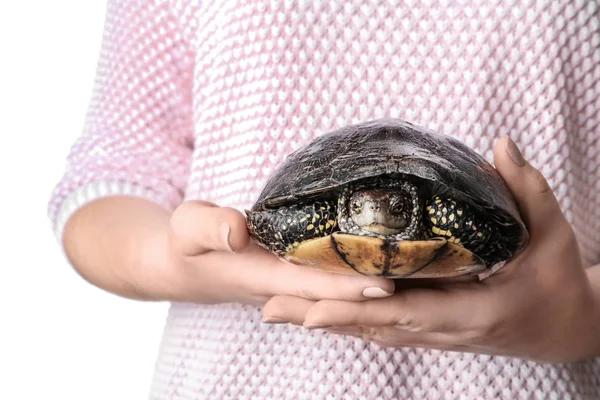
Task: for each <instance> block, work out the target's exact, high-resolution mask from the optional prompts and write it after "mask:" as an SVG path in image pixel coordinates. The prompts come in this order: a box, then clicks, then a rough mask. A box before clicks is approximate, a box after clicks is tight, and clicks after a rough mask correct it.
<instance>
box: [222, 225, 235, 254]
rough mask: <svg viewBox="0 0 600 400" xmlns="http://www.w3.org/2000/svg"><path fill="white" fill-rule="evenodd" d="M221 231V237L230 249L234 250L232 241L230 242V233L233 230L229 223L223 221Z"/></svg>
mask: <svg viewBox="0 0 600 400" xmlns="http://www.w3.org/2000/svg"><path fill="white" fill-rule="evenodd" d="M219 231H220V233H221V239H222V240H223V242H224V243H225V244H226V245H227V247H228V249H229V250H230V251H233V249H232V248H231V243H229V233H230V232H231V228H229V224H228V223H227V222H221V227H220V228H219Z"/></svg>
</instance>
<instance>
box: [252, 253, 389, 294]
mask: <svg viewBox="0 0 600 400" xmlns="http://www.w3.org/2000/svg"><path fill="white" fill-rule="evenodd" d="M265 272H266V274H265V275H264V276H263V279H262V281H263V284H264V285H265V290H266V291H267V293H273V294H274V295H292V296H296V297H302V298H305V299H310V300H322V299H334V300H348V301H361V300H365V299H372V298H383V297H389V296H391V295H392V294H393V293H394V289H395V284H394V281H393V280H391V279H385V278H378V277H373V276H364V275H358V274H357V275H344V274H337V273H332V272H326V271H322V270H319V269H316V268H310V267H305V266H298V265H295V264H291V263H288V262H282V261H279V260H278V263H277V265H276V266H274V268H271V269H270V270H268V271H265Z"/></svg>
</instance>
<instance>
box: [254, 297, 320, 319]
mask: <svg viewBox="0 0 600 400" xmlns="http://www.w3.org/2000/svg"><path fill="white" fill-rule="evenodd" d="M314 304H315V301H314V300H307V299H303V298H300V297H294V296H274V297H272V298H271V299H270V300H269V301H267V303H266V304H265V306H264V308H263V312H262V314H263V322H266V323H290V324H293V325H302V324H303V323H304V316H305V315H306V313H307V312H308V310H309V309H310V307H312V306H313V305H314Z"/></svg>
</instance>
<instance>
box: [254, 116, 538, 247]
mask: <svg viewBox="0 0 600 400" xmlns="http://www.w3.org/2000/svg"><path fill="white" fill-rule="evenodd" d="M391 173H402V174H408V175H414V176H416V177H419V178H422V179H424V180H426V181H430V182H431V183H432V184H441V185H443V186H445V187H447V188H448V190H449V191H450V192H451V193H452V194H453V196H455V197H456V198H458V199H462V200H464V201H467V202H469V203H470V204H474V205H476V206H478V207H480V208H483V209H484V210H485V211H486V212H487V213H488V215H489V216H490V217H491V218H497V219H499V220H501V221H506V220H509V221H511V222H513V223H515V222H516V223H517V225H519V226H520V228H521V231H522V236H523V237H522V238H521V239H522V240H523V241H525V240H526V236H527V233H526V230H525V226H524V224H523V222H522V220H521V218H520V216H519V212H518V209H517V207H516V204H515V202H514V199H513V196H512V194H511V192H510V191H509V189H508V187H507V186H506V184H505V182H504V181H503V180H502V178H501V177H500V175H499V173H498V172H497V171H496V169H495V168H494V167H493V166H492V165H491V164H489V163H488V162H487V161H486V160H485V159H484V158H483V157H482V156H480V155H479V154H477V153H476V152H475V151H474V150H473V149H471V148H469V147H468V146H466V145H464V144H463V143H461V142H460V141H458V140H457V139H454V138H452V137H450V136H447V135H442V134H438V133H435V132H432V131H431V130H428V129H426V128H423V127H420V126H416V125H413V124H411V123H409V122H406V121H403V120H400V119H379V120H374V121H368V122H364V123H360V124H356V125H350V126H346V127H343V128H340V129H338V130H335V131H333V132H331V133H328V134H325V135H323V136H320V137H318V138H317V139H315V140H314V141H312V142H311V143H309V144H307V145H306V146H304V147H302V148H300V149H298V150H297V151H295V152H293V153H291V154H290V155H289V156H288V157H287V158H286V159H285V160H284V162H283V163H282V165H280V167H279V168H278V169H277V170H276V171H275V173H274V174H273V175H272V176H271V177H270V178H269V180H268V181H267V183H266V185H265V188H264V190H263V192H262V193H261V194H260V196H259V198H258V199H257V201H256V203H255V204H254V206H253V207H252V209H253V210H265V209H269V208H274V207H277V206H280V205H283V204H289V203H294V202H297V201H300V200H301V199H303V198H306V197H315V196H318V195H320V194H322V193H324V192H327V191H330V190H333V189H336V188H339V187H340V186H342V185H345V184H347V183H349V182H351V181H354V180H357V179H363V178H369V177H375V176H379V175H383V174H391Z"/></svg>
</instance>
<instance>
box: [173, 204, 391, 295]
mask: <svg viewBox="0 0 600 400" xmlns="http://www.w3.org/2000/svg"><path fill="white" fill-rule="evenodd" d="M168 238H169V254H170V257H169V261H168V262H167V263H166V265H167V268H169V269H171V270H172V272H173V273H174V276H175V277H178V281H176V282H175V283H174V284H172V285H170V286H171V287H172V290H173V292H172V294H171V296H170V297H171V298H172V299H175V300H181V301H192V302H200V303H216V302H240V303H251V304H264V303H265V302H266V301H267V300H268V299H270V298H271V297H272V296H275V295H288V296H296V297H298V298H304V299H307V300H309V299H310V300H323V299H336V300H346V301H361V300H365V299H368V298H373V297H384V296H389V295H391V293H393V292H394V282H393V281H391V280H387V279H382V278H373V277H365V276H342V275H337V274H333V273H329V272H323V271H318V270H316V269H311V268H302V267H298V266H296V265H293V264H291V263H287V262H284V261H281V260H279V259H278V258H277V257H276V256H274V255H273V254H271V253H270V252H268V251H266V250H264V249H262V248H261V247H259V246H258V245H256V244H255V243H254V242H252V241H251V240H250V237H249V234H248V230H247V228H246V220H245V217H244V216H243V215H242V214H241V213H240V212H238V211H237V210H234V209H231V208H226V207H218V206H216V205H215V204H211V203H207V202H200V201H190V202H187V203H184V204H182V205H181V206H180V207H179V208H178V209H177V210H175V212H174V213H173V215H172V217H171V223H170V230H169V235H168Z"/></svg>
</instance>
